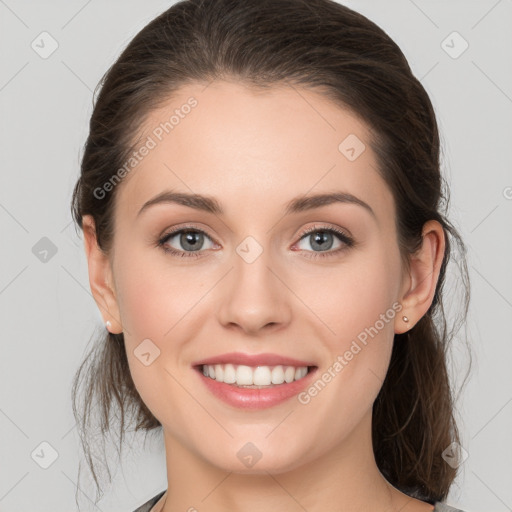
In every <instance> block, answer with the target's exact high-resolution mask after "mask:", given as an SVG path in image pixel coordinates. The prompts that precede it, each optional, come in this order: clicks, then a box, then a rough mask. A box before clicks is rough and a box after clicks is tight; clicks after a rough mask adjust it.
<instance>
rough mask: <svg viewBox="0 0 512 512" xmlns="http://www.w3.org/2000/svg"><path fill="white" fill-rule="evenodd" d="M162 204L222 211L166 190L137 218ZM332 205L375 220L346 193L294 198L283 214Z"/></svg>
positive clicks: (211, 201) (210, 201)
mask: <svg viewBox="0 0 512 512" xmlns="http://www.w3.org/2000/svg"><path fill="white" fill-rule="evenodd" d="M162 203H171V204H180V205H183V206H187V207H189V208H194V209H195V210H201V211H205V212H209V213H213V214H215V215H223V214H224V210H223V209H222V206H221V205H220V203H219V202H218V201H217V200H216V199H215V198H213V197H210V196H205V195H201V194H189V193H186V192H176V191H173V190H166V191H164V192H161V193H160V194H158V195H156V196H155V197H153V198H151V199H149V200H148V201H146V202H145V203H144V205H143V206H142V208H141V209H140V210H139V212H138V213H137V217H138V216H139V215H140V214H141V213H142V212H143V211H145V210H147V209H148V208H149V207H150V206H153V205H156V204H162ZM334 203H347V204H355V205H359V206H362V207H363V208H364V209H366V210H367V211H368V212H369V213H370V214H371V215H372V216H373V217H375V218H376V215H375V212H374V211H373V210H372V208H371V206H370V205H369V204H367V203H365V202H364V201H363V200H361V199H359V198H358V197H356V196H354V195H352V194H349V193H348V192H342V191H339V192H331V193H324V194H316V195H310V196H307V195H305V196H299V197H295V198H294V199H292V200H291V201H289V202H288V203H286V205H285V209H284V214H285V215H290V214H293V213H300V212H304V211H308V210H313V209H315V208H320V207H322V206H327V205H330V204H334Z"/></svg>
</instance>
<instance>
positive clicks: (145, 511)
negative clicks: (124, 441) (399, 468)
mask: <svg viewBox="0 0 512 512" xmlns="http://www.w3.org/2000/svg"><path fill="white" fill-rule="evenodd" d="M166 490H167V489H166ZM164 494H165V490H164V491H162V492H161V493H160V494H157V495H156V496H155V497H154V498H151V499H150V500H149V501H146V503H144V505H141V506H140V507H139V508H138V509H136V510H134V511H133V512H150V511H151V508H152V507H154V506H155V505H156V503H157V501H158V500H159V499H160V498H161V497H162V496H163V495H164ZM434 512H464V511H463V510H460V509H459V508H453V507H450V506H449V505H446V503H441V502H440V501H436V502H435V503H434Z"/></svg>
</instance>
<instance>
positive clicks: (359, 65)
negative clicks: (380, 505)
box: [72, 0, 469, 503]
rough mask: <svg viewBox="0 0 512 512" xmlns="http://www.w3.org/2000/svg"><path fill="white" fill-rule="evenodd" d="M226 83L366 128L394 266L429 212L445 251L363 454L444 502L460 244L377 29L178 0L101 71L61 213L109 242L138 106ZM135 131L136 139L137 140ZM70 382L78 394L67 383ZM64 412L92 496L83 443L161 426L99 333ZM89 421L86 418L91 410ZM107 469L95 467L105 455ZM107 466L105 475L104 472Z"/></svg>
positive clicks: (262, 2) (399, 70)
mask: <svg viewBox="0 0 512 512" xmlns="http://www.w3.org/2000/svg"><path fill="white" fill-rule="evenodd" d="M223 78H226V79H234V80H237V81H239V82H242V83H245V84H249V85H252V86H253V87H271V86H272V85H282V84H290V85H294V86H299V87H308V88H312V89H313V90H316V91H319V92H321V93H322V94H324V95H325V97H327V98H329V99H331V100H332V101H333V102H335V103H336V104H338V105H340V106H342V107H344V108H349V109H350V110H351V111H352V112H354V113H355V114H357V115H358V116H359V117H360V118H361V119H363V120H364V121H365V122H366V124H367V125H368V126H369V127H370V130H371V133H372V140H371V141H370V146H371V148H372V150H373V151H374V152H375V154H376V155H377V159H378V163H379V168H378V172H380V174H381V175H382V177H383V178H384V180H385V182H386V183H387V184H388V186H389V188H390V190H391V191H392V194H393V197H394V201H395V205H396V212H397V217H396V225H397V232H398V242H399V246H400V252H401V255H402V258H403V261H404V264H406V265H407V263H408V255H409V254H411V253H413V252H414V251H415V250H417V249H418V248H419V247H420V245H421V241H422V237H421V234H422V227H423V225H424V224H425V222H427V221H428V220H431V219H435V220H437V221H438V222H440V223H441V225H442V226H443V228H444V230H445V235H446V251H445V256H444V260H443V263H442V266H441V270H440V275H439V280H438V283H437V288H436V291H435V295H434V299H433V302H432V305H431V307H430V309H429V310H428V312H427V313H426V314H425V315H424V316H423V318H421V319H420V320H419V321H418V322H417V324H416V325H414V327H412V328H411V329H410V330H409V331H408V332H407V333H404V334H400V335H395V340H394V346H393V351H392V356H391V362H390V366H389V370H388V373H387V376H386V379H385V381H384V383H383V386H382V389H381V390H380V393H379V395H378V397H377V399H376V400H375V403H374V405H373V428H372V431H373V444H374V451H375V457H376V462H377V465H378V468H379V470H380V471H381V472H382V474H383V475H384V476H385V477H386V479H387V480H388V481H389V482H390V483H391V484H392V485H394V486H395V487H397V488H398V489H399V490H401V491H402V492H404V493H406V494H408V495H410V496H413V497H415V498H418V499H421V500H424V501H427V502H429V503H434V502H435V501H442V500H444V499H445V498H446V496H447V494H448V491H449V488H450V485H451V483H452V481H453V480H454V478H455V476H456V469H454V468H452V467H451V466H450V465H449V464H447V463H446V462H445V461H444V460H443V458H442V456H441V454H442V452H443V450H445V449H446V448H447V447H448V446H449V445H450V444H451V443H452V442H453V441H456V442H459V433H458V429H457V424H456V421H455V417H454V412H455V411H454V405H455V401H454V397H453V394H452V390H451V385H450V382H449V375H448V371H447V356H448V353H447V350H448V346H449V342H450V341H451V340H452V339H453V337H454V335H455V334H456V333H457V331H458V330H459V328H460V326H461V325H463V324H464V321H465V318H466V315H467V311H468V305H469V278H468V271H467V263H466V260H465V253H466V249H465V246H464V243H463V241H462V239H461V237H460V235H459V234H458V233H457V231H456V229H455V228H454V227H453V226H452V224H450V222H449V221H448V220H447V218H446V216H445V214H446V211H447V208H448V201H449V198H448V190H447V187H446V184H445V181H444V180H443V178H442V176H441V174H440V154H439V152H440V141H439V133H438V127H437V122H436V117H435V113H434V109H433V107H432V104H431V102H430V100H429V97H428V95H427V93H426V91H425V89H424V88H423V87H422V85H421V83H420V82H419V81H418V80H417V79H416V78H415V77H414V76H413V74H412V72H411V69H410V67H409V65H408V63H407V60H406V58H405V56H404V55H403V53H402V52H401V50H400V49H399V47H398V46H397V45H396V44H395V43H394V42H393V41H392V40H391V39H390V37H389V36H388V35H387V34H386V33H385V32H384V31H383V30H382V29H381V28H379V27H378V26H377V25H375V24H374V23H373V22H371V21H370V20H368V19H367V18H366V17H364V16H362V15H361V14H359V13H357V12H354V11H352V10H351V9H349V8H347V7H344V6H342V5H340V4H338V3H336V2H334V1H332V0H183V1H180V2H178V3H176V4H174V5H173V6H172V7H171V8H169V9H168V10H166V11H165V12H163V13H162V14H161V15H159V16H158V17H157V18H155V19H154V20H153V21H151V22H150V23H149V24H148V25H147V26H146V27H144V28H143V29H142V30H141V31H140V32H139V33H138V34H137V35H136V36H135V38H134V39H133V40H132V41H131V42H130V43H129V45H128V46H127V47H126V49H125V50H124V51H123V52H122V54H121V55H120V57H119V58H118V59H117V61H116V62H115V63H114V64H113V65H112V67H111V68H110V69H109V70H108V72H107V73H106V74H105V76H104V77H103V79H102V80H101V91H100V93H99V95H98V97H97V98H96V100H95V106H94V111H93V113H92V116H91V121H90V131H89V136H88V138H87V141H86V144H85V150H84V154H83V158H82V163H81V175H80V177H79V179H78V182H77V183H76V186H75V189H74V192H73V198H72V214H73V217H74V220H75V222H76V223H77V224H78V226H80V228H82V216H84V215H88V214H89V215H92V216H93V218H94V221H95V226H96V237H97V241H98V245H99V247H100V248H101V249H102V250H103V251H104V252H105V253H107V254H108V253H109V251H110V250H111V248H112V242H113V236H114V232H113V211H114V198H115V196H116V188H117V187H114V188H113V190H112V192H110V193H109V194H107V195H106V197H102V198H101V199H99V198H97V197H96V195H95V193H94V191H95V190H97V189H98V188H101V187H102V186H103V185H104V183H106V182H107V181H108V180H109V179H111V177H112V176H113V174H114V173H115V171H116V170H117V169H119V168H120V167H121V166H122V165H123V163H124V162H125V161H126V160H127V158H129V155H130V153H131V151H132V150H133V148H134V147H135V145H136V144H137V143H138V142H139V140H135V139H137V137H136V136H134V134H137V133H139V131H140V128H141V126H142V124H143V122H144V119H145V117H146V116H147V114H148V113H149V112H150V111H151V110H152V109H155V108H156V107H158V105H159V104H161V103H162V102H163V101H167V100H168V99H169V98H170V97H172V94H173V92H175V91H176V90H177V89H179V88H180V87H182V86H184V85H185V84H187V83H190V82H195V83H198V82H204V83H207V82H209V81H211V80H215V79H223ZM139 137H140V135H139ZM453 241H455V242H456V243H457V245H458V246H459V250H460V259H459V261H458V262H457V263H458V267H459V269H460V271H461V276H462V278H461V281H459V282H462V283H463V285H464V286H463V292H464V294H463V300H461V302H460V303H461V304H462V311H461V313H460V315H459V316H458V317H456V318H455V319H454V322H453V328H452V329H451V330H449V329H448V327H447V320H446V315H445V311H444V307H443V302H442V291H443V285H444V281H445V273H446V268H447V265H448V262H449V260H450V257H451V254H452V253H453V243H452V242H453ZM81 385H83V389H84V391H83V394H82V396H81V397H80V393H79V388H80V386H81ZM72 398H73V412H74V414H75V417H76V419H77V424H78V426H79V432H80V435H81V440H82V446H83V448H84V452H85V454H86V456H87V462H88V465H89V467H90V469H91V471H92V474H93V476H94V480H95V482H96V485H97V487H98V490H99V491H100V492H101V488H100V485H99V484H98V480H97V477H96V473H95V470H94V468H95V463H94V462H93V458H92V456H91V446H90V443H89V439H92V436H93V432H94V430H93V424H94V421H96V422H97V423H98V422H99V426H100V428H101V433H100V438H103V439H104V437H105V434H106V433H107V432H111V430H112V423H113V420H114V416H115V417H116V418H117V419H118V420H119V425H118V427H119V430H118V431H119V433H120V438H119V446H120V448H121V450H122V443H123V432H124V431H125V429H126V427H127V426H129V425H130V421H133V422H134V423H135V432H137V431H145V432H146V434H147V433H148V432H149V431H151V430H153V429H156V428H157V427H160V426H161V424H160V423H159V421H158V420H157V419H156V418H155V417H154V416H153V415H152V414H151V412H150V411H149V410H148V408H147V407H146V406H145V404H144V403H143V402H142V400H141V398H140V396H139V394H138V392H137V390H136V389H135V386H134V383H133V381H132V379H131V376H130V371H129V367H128V362H127V357H126V352H125V347H124V340H123V334H110V333H107V332H105V333H104V334H102V335H101V337H99V339H97V342H96V344H95V345H94V346H93V348H92V349H91V350H90V352H89V353H88V354H87V357H86V358H85V360H84V361H83V363H82V365H81V366H80V368H79V370H78V371H77V374H76V376H75V379H74V382H73V391H72ZM95 412H97V413H99V418H96V419H95V418H94V413H95ZM107 468H108V464H107ZM109 474H110V472H109Z"/></svg>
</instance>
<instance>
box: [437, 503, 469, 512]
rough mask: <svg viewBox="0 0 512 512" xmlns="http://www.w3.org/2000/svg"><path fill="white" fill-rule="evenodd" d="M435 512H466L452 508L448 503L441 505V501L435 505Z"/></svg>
mask: <svg viewBox="0 0 512 512" xmlns="http://www.w3.org/2000/svg"><path fill="white" fill-rule="evenodd" d="M433 512H464V510H461V509H460V508H454V507H450V505H447V504H446V503H441V502H440V501H436V502H435V503H434V511H433Z"/></svg>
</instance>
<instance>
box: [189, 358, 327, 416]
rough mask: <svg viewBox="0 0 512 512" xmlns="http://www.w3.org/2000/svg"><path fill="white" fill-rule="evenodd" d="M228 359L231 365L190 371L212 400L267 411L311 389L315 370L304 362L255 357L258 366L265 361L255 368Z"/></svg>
mask: <svg viewBox="0 0 512 512" xmlns="http://www.w3.org/2000/svg"><path fill="white" fill-rule="evenodd" d="M229 359H230V360H231V362H222V360H221V359H220V358H215V359H210V360H209V361H207V362H201V363H199V364H195V365H193V368H194V370H195V372H196V374H197V375H198V376H199V379H200V380H201V382H202V383H203V385H204V386H205V389H206V390H207V391H208V392H209V394H211V396H213V397H215V398H216V399H219V400H220V401H222V402H223V403H224V404H227V405H229V406H231V407H233V408H236V409H239V410H240V409H243V410H244V411H248V410H261V409H266V408H270V407H273V406H276V405H279V404H281V403H283V402H285V401H287V400H290V399H291V398H293V397H294V396H297V395H298V394H299V393H300V392H301V391H303V390H304V389H305V388H306V387H307V386H310V385H311V383H312V382H313V379H314V378H315V374H316V373H317V370H318V367H317V366H315V365H311V364H304V362H303V361H297V360H294V359H289V358H281V357H279V358H277V357H275V356H272V357H267V358H262V357H258V361H260V362H261V361H262V359H266V361H265V362H267V363H268V365H263V364H259V363H258V364H256V363H255V362H254V359H252V360H251V359H250V358H247V357H245V356H236V357H230V358H229ZM249 362H250V363H252V364H247V363H249ZM276 362H286V363H287V364H275V363H276ZM207 363H212V364H207ZM237 363H240V364H237ZM241 363H246V364H241ZM294 363H295V364H294Z"/></svg>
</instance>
